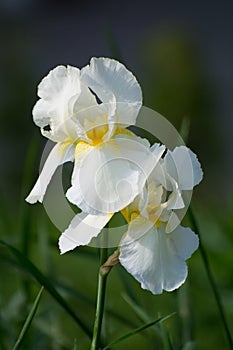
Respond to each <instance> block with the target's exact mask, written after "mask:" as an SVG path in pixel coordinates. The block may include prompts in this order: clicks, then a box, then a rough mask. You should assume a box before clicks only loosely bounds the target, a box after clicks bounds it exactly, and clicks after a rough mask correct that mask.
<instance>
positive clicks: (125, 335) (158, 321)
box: [103, 313, 175, 350]
mask: <svg viewBox="0 0 233 350" xmlns="http://www.w3.org/2000/svg"><path fill="white" fill-rule="evenodd" d="M174 314H175V313H172V314H170V315H167V316H165V317H160V318H158V319H156V320H154V321H151V322H149V323H146V324H144V325H142V326H140V327H138V328H135V329H133V330H132V331H130V332H128V333H126V334H124V335H122V336H121V337H119V338H117V339H115V340H113V341H112V342H111V343H109V344H108V345H107V346H105V347H104V348H103V350H108V349H109V348H110V347H111V346H113V345H116V344H118V343H120V342H122V341H123V340H125V339H128V338H130V337H132V336H134V335H135V334H138V333H140V332H142V331H144V330H145V329H147V328H149V327H151V326H153V325H155V324H157V323H160V322H163V321H165V320H167V319H168V318H170V317H172V316H173V315H174Z"/></svg>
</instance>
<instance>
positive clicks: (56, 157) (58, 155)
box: [26, 144, 74, 204]
mask: <svg viewBox="0 0 233 350" xmlns="http://www.w3.org/2000/svg"><path fill="white" fill-rule="evenodd" d="M73 160H74V146H73V145H70V146H68V147H67V148H66V149H65V150H64V151H63V152H61V148H60V145H59V144H56V145H55V146H54V147H53V149H52V150H51V152H50V153H49V155H48V158H47V159H46V161H45V164H44V166H43V169H42V171H41V173H40V175H39V177H38V179H37V181H36V184H35V185H34V187H33V189H32V190H31V192H30V194H29V195H28V197H27V198H26V201H27V202H28V203H31V204H33V203H36V202H37V201H39V202H42V201H43V198H44V195H45V192H46V189H47V186H48V184H49V182H50V180H51V178H52V176H53V174H54V173H55V171H56V169H57V167H58V166H59V165H61V164H64V163H66V162H69V161H73Z"/></svg>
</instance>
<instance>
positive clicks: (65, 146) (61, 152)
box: [59, 137, 75, 156]
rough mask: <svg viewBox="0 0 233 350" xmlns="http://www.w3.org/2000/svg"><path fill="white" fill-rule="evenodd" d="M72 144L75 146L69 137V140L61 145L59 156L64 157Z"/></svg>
mask: <svg viewBox="0 0 233 350" xmlns="http://www.w3.org/2000/svg"><path fill="white" fill-rule="evenodd" d="M71 144H75V142H74V141H73V140H72V139H71V138H70V137H68V138H67V139H65V141H63V142H61V143H60V144H59V154H60V156H62V155H63V153H64V152H65V150H66V149H67V147H69V146H70V145H71Z"/></svg>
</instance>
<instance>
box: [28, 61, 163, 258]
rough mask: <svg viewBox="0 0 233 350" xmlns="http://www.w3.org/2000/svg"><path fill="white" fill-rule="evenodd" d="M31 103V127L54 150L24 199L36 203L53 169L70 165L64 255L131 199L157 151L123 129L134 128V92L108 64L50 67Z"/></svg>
mask: <svg viewBox="0 0 233 350" xmlns="http://www.w3.org/2000/svg"><path fill="white" fill-rule="evenodd" d="M38 96H39V97H40V99H39V100H38V102H37V103H36V105H35V107H34V109H33V120H34V122H35V124H36V125H37V126H39V127H40V128H41V132H42V134H43V135H44V136H45V137H47V138H49V139H51V140H52V141H54V142H55V143H56V145H55V146H54V147H53V149H52V151H51V152H50V154H49V156H48V158H47V160H46V162H45V164H44V167H43V169H42V171H41V174H40V176H39V178H38V180H37V182H36V184H35V186H34V187H33V189H32V191H31V193H30V194H29V196H28V197H27V199H26V200H27V201H28V202H29V203H35V202H37V201H39V202H42V201H43V198H44V195H45V193H46V189H47V186H48V184H49V182H50V180H51V178H52V176H53V174H54V172H55V171H56V169H57V167H58V166H59V165H62V164H64V163H65V162H69V161H74V170H73V174H72V179H71V187H70V188H69V189H68V191H67V193H66V196H67V198H68V200H69V201H70V202H71V203H74V204H75V205H77V206H78V207H79V208H80V209H81V210H82V211H83V212H82V213H81V214H77V215H76V216H75V217H74V219H73V220H72V222H71V224H70V226H69V228H68V229H67V230H66V231H65V232H64V234H63V236H62V238H61V240H60V248H61V251H62V252H65V251H67V250H69V249H73V248H74V247H75V246H77V245H84V244H87V243H89V242H90V240H91V238H92V237H95V236H96V235H97V234H98V233H99V232H100V230H101V229H102V228H103V227H104V226H105V225H106V223H107V222H108V221H109V220H110V218H111V216H112V215H113V213H114V212H117V211H119V210H121V209H122V208H124V207H126V206H127V205H129V204H130V203H131V202H132V201H133V200H134V198H135V197H136V196H137V195H138V194H139V193H140V192H141V191H142V189H143V186H144V185H145V181H146V179H147V177H148V176H149V174H150V173H151V171H152V169H153V168H154V166H155V165H156V163H157V162H158V160H159V159H160V157H161V155H162V153H163V151H164V147H163V146H159V145H157V147H155V149H153V151H151V150H150V145H149V142H147V141H146V140H142V139H141V138H139V137H138V136H136V135H134V134H133V133H132V132H130V131H128V130H127V129H126V127H127V126H129V125H134V124H135V122H136V118H137V115H138V112H139V110H140V108H141V105H142V93H141V88H140V86H139V84H138V82H137V80H136V78H135V77H134V76H133V74H132V73H131V72H129V71H128V70H127V69H126V68H125V66H124V65H122V64H121V63H119V62H117V61H115V60H113V59H109V58H92V59H91V61H90V65H87V66H86V67H84V68H82V69H81V70H80V69H78V68H75V67H70V66H68V67H64V66H58V67H56V68H55V69H53V70H52V71H50V72H49V74H48V75H47V76H46V77H45V78H44V79H43V80H42V81H41V83H40V84H39V87H38ZM97 215H98V217H97ZM78 233H79V235H77V234H78Z"/></svg>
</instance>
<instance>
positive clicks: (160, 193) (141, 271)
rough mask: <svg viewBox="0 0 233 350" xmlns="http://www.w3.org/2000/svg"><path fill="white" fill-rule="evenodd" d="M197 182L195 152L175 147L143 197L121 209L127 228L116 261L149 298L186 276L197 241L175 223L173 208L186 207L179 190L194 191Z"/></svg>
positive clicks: (198, 177) (199, 172)
mask: <svg viewBox="0 0 233 350" xmlns="http://www.w3.org/2000/svg"><path fill="white" fill-rule="evenodd" d="M201 179H202V170H201V168H200V164H199V162H198V160H197V158H196V156H195V154H194V153H193V152H191V151H190V150H189V149H188V148H186V147H184V146H182V147H177V148H175V150H174V151H172V152H171V151H168V153H167V154H166V156H165V158H164V159H162V160H161V161H160V163H159V164H158V165H157V167H156V168H155V169H154V171H153V172H152V173H151V175H150V177H149V180H148V184H147V186H146V188H145V189H144V191H143V193H142V194H141V195H139V196H138V197H137V198H136V199H135V200H134V201H133V203H132V204H130V205H129V206H128V207H127V208H125V209H124V210H123V211H122V213H123V215H124V216H125V218H126V220H127V221H128V223H129V225H128V231H127V233H126V235H125V236H124V238H123V239H122V242H121V246H120V256H119V260H120V262H121V264H122V265H123V266H124V267H125V269H126V270H127V271H128V272H129V273H131V274H132V275H133V276H134V277H135V278H136V279H137V280H138V281H139V282H140V283H141V287H142V288H143V289H147V290H149V291H151V292H152V293H153V294H159V293H162V291H163V290H166V291H172V290H174V289H176V288H178V287H179V286H180V285H181V284H182V283H184V281H185V279H186V277H187V265H186V263H185V260H186V259H188V258H189V257H190V256H191V255H192V253H193V252H194V251H195V250H196V249H197V247H198V237H197V235H196V234H194V232H192V231H191V229H190V228H187V227H182V226H180V225H179V221H178V216H177V215H176V214H175V212H174V210H176V209H181V208H182V207H184V202H183V199H182V191H183V190H192V188H193V187H194V186H195V185H197V184H198V183H199V182H200V181H201Z"/></svg>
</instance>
